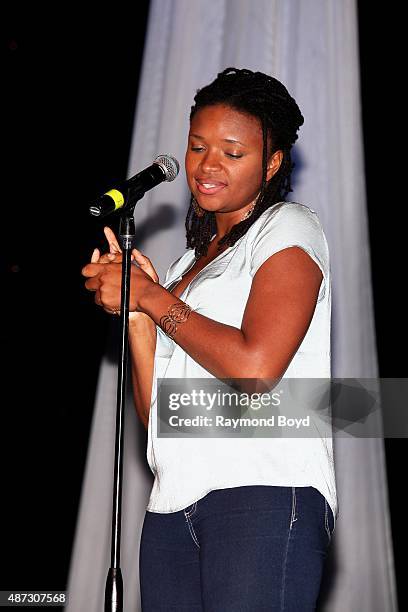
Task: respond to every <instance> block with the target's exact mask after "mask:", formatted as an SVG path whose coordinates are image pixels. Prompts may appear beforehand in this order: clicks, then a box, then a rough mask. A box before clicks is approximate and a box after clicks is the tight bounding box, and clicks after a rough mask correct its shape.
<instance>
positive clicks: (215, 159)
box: [200, 151, 220, 172]
mask: <svg viewBox="0 0 408 612" xmlns="http://www.w3.org/2000/svg"><path fill="white" fill-rule="evenodd" d="M200 165H201V169H202V170H203V172H210V171H214V170H218V168H219V167H220V158H219V155H218V154H217V153H216V152H211V151H207V152H206V154H205V155H204V156H203V157H202V159H201V164H200Z"/></svg>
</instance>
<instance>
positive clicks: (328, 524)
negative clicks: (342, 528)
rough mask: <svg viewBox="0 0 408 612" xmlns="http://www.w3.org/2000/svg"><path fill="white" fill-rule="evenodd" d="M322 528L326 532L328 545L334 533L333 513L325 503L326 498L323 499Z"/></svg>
mask: <svg viewBox="0 0 408 612" xmlns="http://www.w3.org/2000/svg"><path fill="white" fill-rule="evenodd" d="M324 528H325V530H326V533H327V537H328V541H329V544H330V542H331V539H332V536H333V531H334V516H333V511H332V509H331V508H330V506H329V504H328V503H327V500H326V498H325V499H324Z"/></svg>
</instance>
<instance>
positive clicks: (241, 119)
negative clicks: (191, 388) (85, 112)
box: [83, 68, 338, 612]
mask: <svg viewBox="0 0 408 612" xmlns="http://www.w3.org/2000/svg"><path fill="white" fill-rule="evenodd" d="M303 122H304V119H303V116H302V114H301V111H300V110H299V107H298V105H297V103H296V101H295V100H294V99H293V97H291V95H290V94H289V93H288V91H287V89H286V87H285V86H284V85H283V84H282V83H281V82H279V81H278V80H277V79H275V78H273V77H271V76H268V75H266V74H263V73H261V72H252V71H250V70H245V69H243V70H238V69H235V68H228V69H226V70H224V71H223V72H221V73H220V74H218V76H217V78H216V79H215V80H214V81H213V82H212V83H210V84H209V85H207V86H205V87H203V88H202V89H200V90H198V92H197V94H196V96H195V98H194V105H193V106H192V108H191V114H190V131H189V134H188V144H187V151H186V157H185V168H186V175H187V181H188V186H189V189H190V191H191V202H190V206H189V209H188V211H187V215H186V222H185V225H186V237H187V251H186V252H185V253H184V254H182V255H181V256H180V257H179V258H178V259H177V260H175V261H174V262H173V263H172V264H171V265H170V267H169V269H168V271H167V274H166V278H165V280H164V282H163V283H162V284H160V283H159V278H158V276H157V273H156V271H155V269H154V266H153V263H152V262H151V261H150V260H149V259H148V258H147V257H145V256H144V255H143V254H142V253H141V252H140V251H138V250H136V249H135V250H134V251H133V259H134V263H135V264H137V265H132V278H131V297H130V310H131V313H130V320H129V328H130V329H129V343H130V352H131V360H132V379H133V383H134V400H135V405H136V410H137V413H138V415H139V417H140V419H141V421H142V422H143V424H144V426H145V427H146V428H147V430H148V446H147V460H148V463H149V466H150V468H151V470H152V472H153V474H154V476H155V480H154V484H153V489H152V491H151V495H150V500H149V503H148V506H147V509H146V514H145V518H144V523H143V530H142V535H141V543H140V586H141V598H142V609H143V611H144V612H150V611H152V612H153V611H159V610H170V609H171V610H180V611H181V610H188V611H189V612H193V611H205V612H233V611H234V612H235V611H238V610H251V612H257V611H261V610H271V611H272V610H287V611H291V612H294V611H302V612H308V611H312V610H314V609H315V607H316V602H317V599H318V595H319V589H320V584H321V577H322V570H323V566H324V560H325V557H326V555H327V550H328V547H329V544H330V540H331V537H332V534H333V531H334V527H335V518H336V516H337V512H338V511H337V496H336V484H335V472H334V462H333V449H332V439H331V437H320V436H319V435H318V434H316V435H315V436H314V437H308V438H301V437H276V438H273V439H271V438H226V437H216V438H215V437H214V438H210V439H209V438H200V437H196V438H194V437H193V438H161V437H158V436H157V380H158V378H161V379H163V378H180V379H188V378H207V379H208V378H213V379H222V378H228V379H242V378H247V379H255V380H258V381H259V380H275V379H280V378H281V377H283V376H285V378H286V377H288V378H289V377H294V378H326V379H328V378H330V375H331V367H330V316H331V280H330V264H329V252H328V246H327V241H326V238H325V235H324V232H323V229H322V226H321V223H320V221H319V219H318V216H317V214H316V213H315V211H314V210H312V209H311V208H309V207H308V206H307V205H305V204H300V203H297V202H293V201H290V200H286V199H285V198H286V196H287V195H288V193H289V192H290V191H292V188H291V173H292V169H293V167H294V164H293V163H292V160H291V148H292V145H293V144H294V143H295V141H296V140H297V138H298V135H297V132H298V130H299V128H300V126H301V125H302V124H303ZM105 234H106V237H107V239H108V242H109V244H110V253H106V254H104V255H100V253H99V251H98V250H95V251H94V253H93V255H92V259H91V263H89V264H88V265H87V266H85V268H84V269H83V275H84V276H85V277H86V278H87V280H86V283H85V286H86V288H87V289H88V290H90V291H94V292H95V302H96V303H97V304H98V305H99V306H101V307H102V308H104V309H105V311H106V312H108V313H111V314H117V313H118V310H119V308H120V306H119V304H120V284H121V273H120V272H121V271H120V261H121V253H120V248H119V245H118V243H117V241H116V238H115V236H114V234H113V232H112V231H111V230H109V228H107V229H105Z"/></svg>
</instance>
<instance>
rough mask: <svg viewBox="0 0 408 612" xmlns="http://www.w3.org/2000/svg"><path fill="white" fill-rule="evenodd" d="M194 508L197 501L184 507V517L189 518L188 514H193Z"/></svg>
mask: <svg viewBox="0 0 408 612" xmlns="http://www.w3.org/2000/svg"><path fill="white" fill-rule="evenodd" d="M196 509H197V502H194V503H193V504H191V505H190V506H187V508H184V515H185V516H186V518H190V516H192V515H193V514H194V512H195V511H196Z"/></svg>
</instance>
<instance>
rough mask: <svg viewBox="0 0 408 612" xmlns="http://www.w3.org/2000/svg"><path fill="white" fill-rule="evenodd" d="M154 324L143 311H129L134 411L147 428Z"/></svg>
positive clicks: (154, 338) (154, 343)
mask: <svg viewBox="0 0 408 612" xmlns="http://www.w3.org/2000/svg"><path fill="white" fill-rule="evenodd" d="M156 333H157V332H156V324H155V322H154V321H152V319H151V318H150V317H149V316H148V315H146V314H144V313H143V312H135V313H130V316H129V350H130V358H131V370H132V386H133V398H134V402H135V407H136V412H137V414H138V415H139V418H140V420H141V421H142V423H143V425H144V426H145V428H146V429H147V427H148V423H149V412H150V400H151V396H152V387H153V369H154V353H155V349H156Z"/></svg>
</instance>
